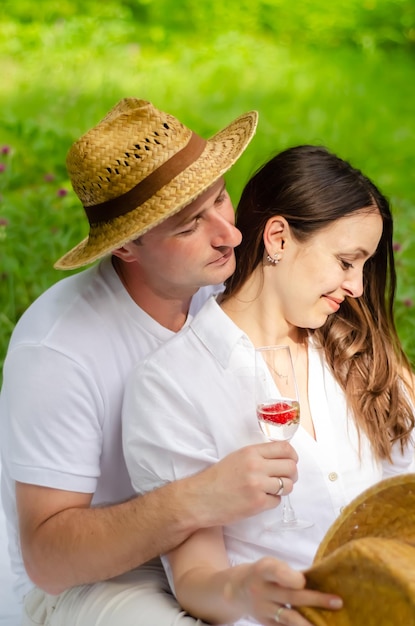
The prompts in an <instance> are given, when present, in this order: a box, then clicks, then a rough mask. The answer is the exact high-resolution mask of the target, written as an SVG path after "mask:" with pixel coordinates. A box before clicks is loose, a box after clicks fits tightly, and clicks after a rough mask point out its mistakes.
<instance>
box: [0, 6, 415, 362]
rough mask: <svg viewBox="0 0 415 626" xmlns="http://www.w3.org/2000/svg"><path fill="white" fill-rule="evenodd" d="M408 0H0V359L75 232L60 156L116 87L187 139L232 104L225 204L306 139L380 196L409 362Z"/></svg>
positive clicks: (413, 140)
mask: <svg viewBox="0 0 415 626" xmlns="http://www.w3.org/2000/svg"><path fill="white" fill-rule="evenodd" d="M414 43H415V3H414V2H413V0H411V1H408V0H372V1H369V0H368V1H366V2H365V1H363V2H362V1H357V0H338V1H337V2H335V3H334V2H329V1H328V0H326V1H323V0H313V1H312V0H297V1H296V2H292V0H257V1H256V2H255V1H252V2H247V0H238V1H237V0H227V2H226V3H225V2H223V3H218V2H210V1H209V2H208V1H207V0H174V2H173V0H118V1H115V0H106V1H105V2H103V1H102V0H100V1H98V0H82V1H81V0H60V2H59V3H56V2H55V1H52V0H38V2H36V3H34V2H32V1H28V0H3V2H2V13H1V16H0V62H1V66H2V89H1V90H0V107H1V111H2V114H1V119H0V302H1V306H0V367H1V361H2V356H3V355H4V353H5V350H6V345H7V342H8V339H9V336H10V332H11V330H12V328H13V326H14V324H15V322H16V321H17V319H18V318H19V317H20V315H21V314H22V313H23V311H24V310H25V309H26V308H27V306H28V305H29V304H30V302H32V300H33V299H34V298H35V297H36V296H37V295H39V294H40V293H41V292H42V291H43V290H44V289H45V288H47V287H48V286H49V285H51V284H52V283H53V282H55V281H56V280H59V279H60V278H61V277H62V276H63V275H64V273H62V272H57V271H55V270H53V267H52V265H53V262H54V261H55V260H56V259H57V258H58V257H59V256H61V255H62V254H63V253H64V252H66V251H67V250H68V249H69V248H70V247H71V246H73V245H75V244H76V243H77V242H78V241H80V239H82V238H83V237H84V236H85V235H86V234H87V223H86V220H85V217H84V214H83V210H82V207H81V206H80V203H79V201H78V200H77V198H76V196H75V194H74V193H73V191H72V190H71V186H70V182H69V180H68V177H67V174H66V168H65V157H66V153H67V150H68V148H69V146H70V144H71V142H72V141H73V140H74V139H76V138H77V137H79V136H80V134H82V133H83V132H85V131H86V130H87V129H88V128H90V127H91V126H93V125H94V124H96V123H97V122H98V121H99V120H100V119H101V118H102V117H103V116H104V114H105V113H106V112H107V111H108V110H109V109H110V108H111V107H112V106H113V105H114V103H115V102H116V101H117V100H119V99H120V98H122V97H125V96H135V97H141V98H145V99H148V100H151V101H153V102H154V103H155V105H156V106H158V107H159V108H162V109H164V110H167V111H169V112H171V113H173V114H174V115H177V116H178V117H179V118H180V119H181V120H183V122H184V123H186V124H188V125H189V126H190V127H191V128H194V129H195V130H196V131H197V132H199V134H201V135H203V136H206V137H208V136H210V135H212V134H214V133H215V132H216V131H217V130H219V129H220V128H221V127H223V126H225V125H226V124H227V123H229V122H230V121H231V120H232V119H233V118H235V117H236V116H237V115H239V114H240V113H243V112H244V111H247V110H251V109H257V110H258V111H259V114H260V121H259V127H258V131H257V134H256V137H255V139H254V140H253V142H252V143H251V144H250V146H249V148H248V150H247V151H246V153H245V154H244V155H243V157H242V159H241V160H240V161H238V163H237V164H236V165H235V166H234V168H233V169H232V170H231V172H230V173H229V174H228V176H227V182H228V189H229V191H230V193H231V196H232V198H233V200H234V203H236V202H237V200H238V197H239V193H240V191H241V189H242V186H243V184H244V183H245V181H246V180H247V178H248V177H249V175H250V174H251V173H252V172H253V170H254V169H256V168H257V167H258V165H259V164H260V163H262V162H263V161H265V160H266V159H267V158H268V157H269V156H270V155H272V154H274V153H275V152H277V151H279V150H281V149H284V148H286V147H287V146H289V145H294V144H299V143H321V144H324V145H326V146H327V147H328V148H330V149H331V150H333V151H335V152H337V153H338V154H339V155H340V156H342V157H343V158H346V159H349V160H351V162H352V163H353V164H354V165H356V166H357V167H360V168H361V169H362V170H363V171H364V172H365V173H366V174H367V175H369V176H370V177H372V178H373V179H374V181H375V182H376V183H377V184H378V185H379V186H380V188H381V189H382V191H383V192H384V193H385V194H386V195H388V196H389V197H390V199H391V201H392V208H393V210H394V214H395V241H396V261H397V268H398V273H399V276H398V279H399V283H398V287H399V288H398V295H397V301H396V315H397V322H398V328H399V334H400V336H401V339H402V341H403V343H404V346H405V348H406V349H407V351H408V353H409V355H410V356H411V358H412V360H413V361H414V363H415V339H414V337H415V333H414V331H415V328H414V326H415V316H414V314H413V311H414V308H413V307H414V301H415V285H414V276H415V188H414V185H413V182H412V178H413V171H414V153H413V146H414V145H415V121H414V114H413V102H414V100H415V82H414V80H413V76H414V70H415V67H414V66H415V56H414Z"/></svg>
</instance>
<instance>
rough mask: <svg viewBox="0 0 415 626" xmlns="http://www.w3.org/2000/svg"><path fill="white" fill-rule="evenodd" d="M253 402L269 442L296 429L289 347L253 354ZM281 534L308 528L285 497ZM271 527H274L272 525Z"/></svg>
mask: <svg viewBox="0 0 415 626" xmlns="http://www.w3.org/2000/svg"><path fill="white" fill-rule="evenodd" d="M255 396H256V397H255V400H256V412H257V417H258V422H259V425H260V428H261V430H262V432H263V433H264V435H265V436H266V437H267V438H268V439H270V440H271V441H288V440H289V439H291V438H292V437H293V435H294V433H295V432H296V430H297V428H298V426H299V425H300V403H299V396H298V389H297V381H296V378H295V373H294V367H293V362H292V358H291V351H290V348H289V346H263V347H261V348H256V350H255ZM282 505H283V506H282V519H281V520H279V521H277V522H276V523H275V527H276V528H279V529H283V530H292V529H299V528H308V527H310V526H312V525H313V523H312V522H309V521H306V520H301V519H298V518H297V516H296V514H295V511H294V509H293V508H292V506H291V502H290V498H289V496H288V495H287V496H282ZM273 527H274V525H273Z"/></svg>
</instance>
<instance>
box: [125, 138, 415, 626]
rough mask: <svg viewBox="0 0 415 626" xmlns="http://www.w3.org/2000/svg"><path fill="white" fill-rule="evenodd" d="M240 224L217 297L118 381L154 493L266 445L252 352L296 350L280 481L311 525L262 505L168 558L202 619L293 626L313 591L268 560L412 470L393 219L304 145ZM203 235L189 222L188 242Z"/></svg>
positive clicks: (137, 459)
mask: <svg viewBox="0 0 415 626" xmlns="http://www.w3.org/2000/svg"><path fill="white" fill-rule="evenodd" d="M237 227H238V228H239V229H240V230H241V232H242V243H241V245H240V246H239V247H238V248H237V249H236V255H237V271H236V272H235V274H234V275H233V276H232V277H231V278H230V279H229V280H228V281H227V284H226V289H225V292H224V295H223V297H222V299H221V301H220V302H217V301H216V300H214V299H211V300H209V301H208V302H207V303H206V305H205V307H204V308H203V309H202V310H201V311H200V313H199V315H198V316H196V317H195V318H194V319H193V320H192V321H191V322H190V324H189V325H188V326H187V327H186V329H185V330H184V331H182V332H181V333H180V334H179V335H178V336H177V337H175V338H174V339H173V340H172V341H170V342H168V343H167V344H166V345H165V346H163V347H162V348H161V349H160V350H159V351H157V352H156V353H155V354H154V355H153V356H152V357H150V359H148V360H147V361H146V362H145V363H144V364H142V365H140V366H139V367H138V368H137V370H136V372H135V375H134V377H133V379H132V381H131V383H130V385H129V387H128V388H127V394H126V397H125V410H124V428H125V430H124V446H125V453H126V457H127V462H128V466H129V471H130V474H131V478H132V481H133V484H134V486H135V488H136V489H138V490H141V491H147V490H149V489H153V488H154V487H155V486H157V485H159V484H161V483H163V482H166V481H170V480H173V479H176V478H180V477H181V476H185V475H186V474H189V473H192V472H196V471H199V470H200V469H202V468H204V467H205V466H206V465H207V464H209V463H214V462H215V461H217V460H218V459H220V458H221V457H222V456H224V455H225V454H227V453H228V452H229V451H231V450H233V449H236V448H238V447H240V446H244V445H247V444H248V443H252V442H254V441H261V440H262V437H263V435H262V434H261V433H260V430H259V427H258V423H257V419H256V415H255V401H254V378H253V373H254V348H255V347H258V346H261V345H277V344H285V345H289V346H290V348H291V352H292V356H293V361H294V368H295V371H296V376H297V381H298V386H299V393H300V406H301V427H300V428H299V429H298V431H297V433H296V434H295V435H294V438H293V439H292V446H293V447H294V449H295V450H296V452H297V454H298V481H297V483H296V484H295V486H294V489H293V490H292V487H293V485H292V482H291V481H289V479H288V478H287V477H285V476H281V479H282V484H283V493H288V492H290V491H291V490H292V495H291V500H292V504H293V508H294V509H295V511H296V513H297V514H298V516H299V517H302V518H304V519H308V520H312V521H313V523H314V524H313V526H312V527H311V528H307V529H303V530H297V531H291V532H281V531H278V530H276V529H273V525H272V524H273V521H274V520H275V518H276V513H275V511H267V512H265V513H263V514H261V515H257V516H255V517H253V518H250V519H247V520H241V521H240V522H239V523H236V524H233V525H232V526H229V527H225V528H223V529H218V528H212V529H208V530H202V531H198V532H196V533H195V535H193V536H192V537H191V538H190V539H189V540H188V541H186V542H185V543H184V544H183V545H182V546H181V547H179V548H178V549H176V550H175V551H174V552H172V553H170V554H169V555H167V557H165V558H164V563H165V566H166V569H167V572H168V574H169V577H170V581H171V584H172V586H173V589H174V591H175V594H176V596H177V598H178V599H179V602H180V603H181V604H182V605H183V607H184V608H186V609H187V610H188V611H189V612H190V613H193V614H194V615H197V616H199V617H201V618H202V619H204V620H206V621H210V622H215V623H224V622H226V623H229V622H237V623H238V624H243V623H248V622H249V620H250V619H251V618H252V619H254V620H257V621H258V622H260V623H262V624H271V623H272V622H273V621H277V622H279V623H283V624H290V625H291V624H295V625H298V626H302V625H303V624H306V623H308V622H306V621H305V620H304V619H303V617H302V616H301V615H300V614H299V613H298V612H297V611H295V609H294V608H291V606H293V607H294V606H300V605H301V604H307V602H309V601H310V598H307V597H303V596H301V597H300V598H299V597H298V596H295V595H294V596H293V590H292V589H290V588H289V585H285V586H282V587H281V586H278V580H276V579H275V576H274V574H273V573H272V571H273V570H272V568H273V564H274V563H275V562H276V559H279V561H278V563H280V561H281V560H282V561H285V562H286V563H287V564H288V565H287V566H290V567H291V568H293V569H294V570H301V569H304V568H306V567H308V566H309V565H310V564H311V562H312V559H313V556H314V554H315V551H316V549H317V547H318V545H319V543H320V541H321V539H322V538H323V536H324V534H325V532H326V531H327V529H328V528H329V526H330V525H331V523H332V522H333V521H334V520H335V518H336V517H337V515H338V514H339V512H340V510H341V509H342V507H343V506H345V505H346V504H347V503H348V502H350V500H352V499H353V498H354V497H355V496H356V495H357V494H359V493H361V492H362V491H363V490H364V489H365V488H367V487H369V486H370V485H372V484H374V483H376V482H378V481H379V480H381V479H382V478H385V477H387V476H389V475H392V474H395V473H402V472H408V471H411V470H412V460H413V456H414V448H413V441H412V431H413V427H414V411H413V401H414V383H413V376H412V373H411V369H410V364H409V362H408V360H407V358H406V357H405V355H404V353H403V350H402V348H401V345H400V343H399V339H398V336H397V333H396V330H395V325H394V320H393V300H394V292H395V284H396V276H395V268H394V260H393V249H392V217H391V213H390V209H389V205H388V202H387V200H386V198H385V197H384V196H383V195H382V194H381V193H380V192H379V190H378V189H377V188H376V187H375V185H374V184H373V183H372V182H371V181H370V180H369V179H368V178H366V177H365V176H364V175H363V174H362V173H361V172H360V171H358V170H356V169H354V168H353V167H352V166H351V165H350V164H348V163H347V162H345V161H343V160H342V159H340V158H338V157H337V156H335V155H333V154H331V153H330V152H328V151H327V150H326V149H324V148H321V147H313V146H299V147H295V148H291V149H288V150H286V151H284V152H282V153H281V154H279V155H277V156H276V157H274V158H273V159H271V160H270V161H269V162H268V163H266V164H265V165H264V166H263V167H262V168H261V169H260V170H259V171H258V172H257V173H256V174H255V175H254V176H253V178H252V179H251V180H250V181H249V182H248V184H247V186H246V187H245V189H244V191H243V194H242V197H241V200H240V202H239V206H238V210H237ZM196 229H197V220H196V222H195V223H194V224H193V225H192V226H191V228H189V230H188V231H187V232H186V233H185V234H184V235H182V236H189V237H191V236H192V234H193V232H194V231H195V230H196ZM286 445H287V446H288V445H289V444H286ZM235 471H237V468H235ZM278 480H279V477H278ZM276 482H277V481H276ZM276 486H277V485H276ZM278 495H280V491H278ZM270 555H271V556H272V557H275V559H273V558H270ZM296 573H297V574H299V572H296ZM271 582H272V583H275V582H276V583H277V584H271ZM297 582H298V579H297ZM303 593H306V591H304V592H303Z"/></svg>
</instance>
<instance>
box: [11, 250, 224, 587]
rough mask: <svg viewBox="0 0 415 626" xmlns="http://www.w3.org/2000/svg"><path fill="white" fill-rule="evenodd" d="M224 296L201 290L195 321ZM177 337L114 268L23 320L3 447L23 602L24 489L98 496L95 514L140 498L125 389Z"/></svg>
mask: <svg viewBox="0 0 415 626" xmlns="http://www.w3.org/2000/svg"><path fill="white" fill-rule="evenodd" d="M219 290H220V288H212V287H209V288H204V289H201V290H200V291H199V292H198V294H196V295H195V297H194V298H193V300H192V304H191V310H190V313H189V318H188V319H189V320H190V319H191V318H192V315H193V314H194V313H195V312H196V311H197V310H199V308H200V306H201V304H202V303H203V302H204V301H205V300H206V298H207V297H208V295H209V294H210V293H212V291H216V292H217V291H219ZM172 336H174V333H173V332H172V331H170V330H168V329H167V328H164V327H163V326H161V325H160V324H158V323H157V322H156V321H155V320H154V319H152V318H151V317H150V316H149V315H147V313H145V312H144V311H143V310H142V309H140V307H138V306H137V304H136V303H135V302H134V301H133V300H132V298H131V297H130V295H129V294H128V292H127V291H126V290H125V288H124V287H123V285H122V283H121V281H120V280H119V278H118V275H117V273H116V272H115V270H114V268H113V266H112V263H111V259H110V258H107V259H105V260H104V261H102V262H101V263H100V264H99V265H96V266H94V267H91V268H89V269H87V270H85V271H82V272H80V273H79V274H76V275H73V276H70V277H67V278H65V279H63V280H61V281H60V282H58V283H56V284H55V285H54V286H52V287H51V288H50V289H48V290H47V291H46V292H45V293H44V294H42V295H41V296H40V297H39V298H38V299H37V300H36V301H35V302H34V303H33V304H32V306H31V307H30V308H29V309H28V310H27V311H26V313H25V314H24V315H23V316H22V318H21V319H20V320H19V322H18V324H17V326H16V328H15V330H14V333H13V336H12V338H11V341H10V345H9V350H8V354H7V358H6V361H5V364H4V380H3V388H2V391H1V395H0V425H1V441H0V445H1V456H2V498H3V505H4V510H5V514H6V517H7V524H8V533H9V541H10V553H11V560H12V567H13V570H14V572H15V573H16V574H17V576H18V583H17V591H18V594H19V596H20V597H22V596H23V595H24V594H25V593H26V592H27V591H28V590H29V589H30V588H32V587H33V584H32V583H31V582H30V581H29V579H28V577H27V575H26V572H25V570H24V566H23V562H22V557H21V552H20V546H19V539H18V528H17V513H16V502H15V492H14V484H15V481H16V480H17V481H21V482H24V483H31V484H36V485H41V486H44V487H52V488H56V489H63V490H68V491H78V492H81V493H92V494H94V495H93V501H92V503H93V505H100V504H110V503H115V502H120V501H122V500H126V499H128V498H130V497H131V496H132V495H134V490H133V489H132V487H131V482H130V479H129V476H128V472H127V469H126V466H125V461H124V457H123V451H122V442H121V405H122V398H123V393H124V385H125V381H126V378H127V376H128V375H129V374H130V372H131V370H132V368H133V366H134V365H135V364H136V363H137V362H138V361H140V360H141V359H142V358H144V357H145V356H146V355H147V354H148V353H149V352H151V351H152V350H155V349H156V348H157V347H158V346H160V344H162V343H163V342H164V341H166V340H167V339H170V338H171V337H172Z"/></svg>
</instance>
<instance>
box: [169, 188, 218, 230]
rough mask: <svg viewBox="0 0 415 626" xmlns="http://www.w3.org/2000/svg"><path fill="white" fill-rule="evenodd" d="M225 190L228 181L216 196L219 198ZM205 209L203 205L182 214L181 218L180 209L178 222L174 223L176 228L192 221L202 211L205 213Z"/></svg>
mask: <svg viewBox="0 0 415 626" xmlns="http://www.w3.org/2000/svg"><path fill="white" fill-rule="evenodd" d="M225 190H226V182H225V181H224V183H223V185H222V187H221V188H220V189H219V190H218V192H217V193H216V196H215V198H218V197H219V196H221V195H222V194H223V192H224V191H225ZM184 210H185V209H184ZM204 210H205V209H203V206H201V207H199V208H195V209H194V210H193V211H191V212H190V213H189V214H188V215H186V216H182V218H181V219H179V217H180V213H181V211H179V213H178V214H177V218H178V219H177V222H176V223H175V224H174V228H180V227H181V226H185V225H186V224H188V223H189V222H192V221H193V220H194V219H195V217H197V216H198V215H199V214H200V213H203V211H204Z"/></svg>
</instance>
